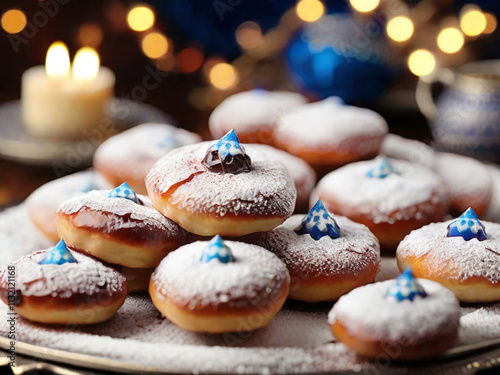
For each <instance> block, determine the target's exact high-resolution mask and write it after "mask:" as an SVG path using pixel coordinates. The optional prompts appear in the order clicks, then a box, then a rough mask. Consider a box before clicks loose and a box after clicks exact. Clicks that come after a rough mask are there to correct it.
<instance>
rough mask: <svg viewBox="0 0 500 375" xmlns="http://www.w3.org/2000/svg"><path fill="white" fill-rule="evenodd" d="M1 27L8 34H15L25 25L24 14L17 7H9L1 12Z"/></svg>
mask: <svg viewBox="0 0 500 375" xmlns="http://www.w3.org/2000/svg"><path fill="white" fill-rule="evenodd" d="M0 22H1V24H2V28H3V29H4V30H5V31H6V32H8V33H9V34H17V33H20V32H21V31H23V30H24V28H25V27H26V23H27V20H26V16H25V14H24V13H23V12H22V11H20V10H19V9H11V10H8V11H7V12H5V13H4V14H2V19H1V21H0Z"/></svg>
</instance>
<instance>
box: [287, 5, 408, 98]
mask: <svg viewBox="0 0 500 375" xmlns="http://www.w3.org/2000/svg"><path fill="white" fill-rule="evenodd" d="M286 63H287V67H288V70H289V72H290V75H291V77H292V79H293V80H294V81H295V82H296V83H297V84H298V85H299V86H301V87H302V88H303V89H304V90H305V91H313V92H316V93H318V94H319V95H320V96H321V97H322V98H326V97H328V96H340V97H341V98H342V99H344V100H345V101H346V102H347V103H351V104H352V103H362V102H371V101H373V100H375V99H377V98H379V97H380V96H382V95H383V93H384V92H385V91H387V89H388V87H389V86H390V85H391V83H392V82H393V81H394V79H395V78H396V77H397V76H398V75H399V73H400V71H403V69H402V68H403V58H402V57H401V55H400V53H398V51H396V50H395V49H394V48H393V47H392V46H391V43H390V42H389V41H388V40H387V38H386V36H385V32H384V26H383V25H381V24H379V23H377V22H376V20H365V19H362V18H355V17H353V16H352V14H330V15H327V16H325V17H323V18H321V19H320V20H318V21H317V22H311V23H308V24H306V25H305V26H304V27H303V29H302V31H301V32H300V33H299V34H298V35H297V37H296V38H295V39H293V40H292V41H291V43H290V44H289V46H288V48H287V50H286Z"/></svg>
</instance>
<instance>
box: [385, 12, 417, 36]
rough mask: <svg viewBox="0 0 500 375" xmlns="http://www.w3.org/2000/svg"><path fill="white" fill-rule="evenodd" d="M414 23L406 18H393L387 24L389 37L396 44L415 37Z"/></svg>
mask: <svg viewBox="0 0 500 375" xmlns="http://www.w3.org/2000/svg"><path fill="white" fill-rule="evenodd" d="M413 30H414V26H413V22H412V21H411V20H410V19H409V18H408V17H404V16H397V17H394V18H391V19H390V20H389V22H387V35H389V37H390V38H391V39H392V40H395V41H396V42H404V41H405V40H408V39H410V38H411V36H412V35H413Z"/></svg>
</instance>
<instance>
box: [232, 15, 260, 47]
mask: <svg viewBox="0 0 500 375" xmlns="http://www.w3.org/2000/svg"><path fill="white" fill-rule="evenodd" d="M236 41H237V42H238V44H239V45H240V46H241V47H242V48H244V49H253V48H257V47H259V46H260V45H261V44H262V41H263V38H262V29H261V28H260V26H259V25H258V24H257V23H255V22H252V21H248V22H243V23H242V24H241V25H240V26H238V28H237V29H236Z"/></svg>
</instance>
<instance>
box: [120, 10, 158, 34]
mask: <svg viewBox="0 0 500 375" xmlns="http://www.w3.org/2000/svg"><path fill="white" fill-rule="evenodd" d="M127 23H128V25H129V27H130V28H131V29H132V30H134V31H146V30H148V29H150V28H151V27H152V26H153V25H154V23H155V14H154V13H153V10H152V9H151V8H149V7H148V6H145V5H139V6H136V7H133V8H132V9H130V11H129V12H128V15H127Z"/></svg>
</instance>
